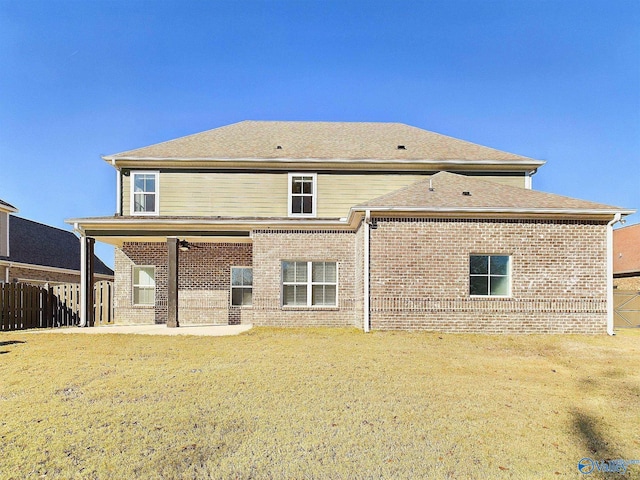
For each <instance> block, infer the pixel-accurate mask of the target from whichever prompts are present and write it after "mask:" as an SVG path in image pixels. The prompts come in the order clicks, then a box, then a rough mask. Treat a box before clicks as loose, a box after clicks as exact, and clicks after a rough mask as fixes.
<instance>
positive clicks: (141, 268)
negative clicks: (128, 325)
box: [133, 265, 156, 306]
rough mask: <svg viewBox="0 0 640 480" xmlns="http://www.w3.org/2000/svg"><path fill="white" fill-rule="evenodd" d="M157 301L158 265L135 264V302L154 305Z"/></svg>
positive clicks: (136, 303) (135, 303)
mask: <svg viewBox="0 0 640 480" xmlns="http://www.w3.org/2000/svg"><path fill="white" fill-rule="evenodd" d="M155 301H156V267H154V266H152V265H134V266H133V304H134V305H147V306H149V305H150V306H153V305H155Z"/></svg>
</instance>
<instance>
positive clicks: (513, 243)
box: [371, 218, 607, 334]
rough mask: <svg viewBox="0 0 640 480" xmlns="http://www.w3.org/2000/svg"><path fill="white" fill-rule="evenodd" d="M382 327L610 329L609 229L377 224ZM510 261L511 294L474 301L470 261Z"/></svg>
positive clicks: (377, 299) (573, 224)
mask: <svg viewBox="0 0 640 480" xmlns="http://www.w3.org/2000/svg"><path fill="white" fill-rule="evenodd" d="M377 223H378V228H377V229H375V230H372V231H371V310H372V312H371V322H372V328H373V329H427V330H437V331H443V332H482V333H593V334H595V333H605V332H606V321H607V316H606V280H607V278H606V265H607V262H606V255H607V245H606V223H602V222H593V223H590V222H579V221H533V220H532V221H526V220H522V221H500V220H494V221H489V220H487V221H482V220H450V219H390V218H389V219H385V218H381V219H377ZM471 254H501V255H510V256H511V263H512V295H511V297H510V298H504V299H498V298H495V299H492V298H470V296H469V255H471Z"/></svg>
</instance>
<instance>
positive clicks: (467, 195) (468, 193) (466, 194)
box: [462, 191, 471, 197]
mask: <svg viewBox="0 0 640 480" xmlns="http://www.w3.org/2000/svg"><path fill="white" fill-rule="evenodd" d="M462 195H464V196H465V197H470V196H471V192H467V191H464V192H462Z"/></svg>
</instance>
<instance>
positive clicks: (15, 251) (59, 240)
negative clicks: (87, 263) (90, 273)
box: [0, 200, 113, 285]
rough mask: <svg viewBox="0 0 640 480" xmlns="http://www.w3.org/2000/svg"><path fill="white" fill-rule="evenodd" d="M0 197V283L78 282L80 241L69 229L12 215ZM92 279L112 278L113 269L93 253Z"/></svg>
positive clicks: (7, 205)
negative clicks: (93, 276) (93, 275)
mask: <svg viewBox="0 0 640 480" xmlns="http://www.w3.org/2000/svg"><path fill="white" fill-rule="evenodd" d="M17 212H18V209H17V208H16V207H14V206H13V205H11V204H10V203H7V202H5V201H3V200H0V283H9V282H22V283H30V284H33V285H43V284H49V285H56V284H61V283H79V282H80V241H79V240H78V237H76V236H75V235H74V233H73V232H69V231H67V230H62V229H60V228H56V227H51V226H49V225H44V224H42V223H39V222H34V221H33V220H28V219H26V218H21V217H18V216H16V215H15V213H17ZM94 265H95V269H94V270H95V272H94V273H95V279H96V280H113V270H111V269H110V268H109V267H108V266H106V265H105V264H104V263H102V261H101V260H100V259H99V258H97V257H95V258H94Z"/></svg>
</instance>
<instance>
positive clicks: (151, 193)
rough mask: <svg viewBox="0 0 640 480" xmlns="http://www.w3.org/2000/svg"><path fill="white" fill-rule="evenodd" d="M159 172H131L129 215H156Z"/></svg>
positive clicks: (157, 209)
mask: <svg viewBox="0 0 640 480" xmlns="http://www.w3.org/2000/svg"><path fill="white" fill-rule="evenodd" d="M159 187H160V172H150V171H137V172H136V171H133V172H131V215H158V212H159V191H160V188H159Z"/></svg>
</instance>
